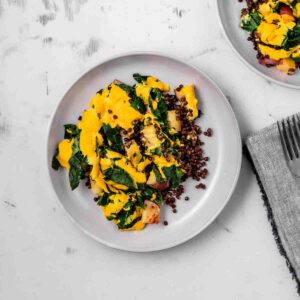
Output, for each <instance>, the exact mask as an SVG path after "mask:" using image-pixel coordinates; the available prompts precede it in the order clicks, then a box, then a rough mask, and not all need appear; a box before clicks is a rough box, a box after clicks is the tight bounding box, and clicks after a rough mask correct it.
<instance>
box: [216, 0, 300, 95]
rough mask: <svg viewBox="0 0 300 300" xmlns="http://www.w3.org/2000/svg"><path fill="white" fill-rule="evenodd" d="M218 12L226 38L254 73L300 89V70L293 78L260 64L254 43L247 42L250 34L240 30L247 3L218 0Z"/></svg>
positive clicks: (236, 0)
mask: <svg viewBox="0 0 300 300" xmlns="http://www.w3.org/2000/svg"><path fill="white" fill-rule="evenodd" d="M216 5H217V11H218V14H219V19H220V23H221V26H222V27H223V30H224V33H225V36H226V38H227V39H228V41H229V43H230V45H231V46H232V48H233V50H234V52H235V53H236V54H237V55H238V56H239V58H240V59H241V60H242V61H243V62H244V63H245V64H246V65H247V66H248V67H249V68H250V69H251V70H253V71H254V72H256V73H257V74H259V75H261V76H263V77H264V78H265V79H267V80H270V81H273V82H275V83H278V84H281V85H283V86H285V87H289V88H294V89H300V70H299V69H297V71H296V73H295V74H294V75H292V76H289V75H286V74H284V73H282V72H279V71H277V70H276V69H275V68H267V67H265V66H262V65H260V64H259V63H258V61H257V58H256V54H257V53H256V51H255V50H254V49H253V44H252V42H249V41H247V37H248V33H247V32H246V31H244V30H242V29H241V28H240V25H239V24H240V22H241V21H240V15H241V9H242V8H244V7H246V3H245V1H244V2H239V1H238V0H216Z"/></svg>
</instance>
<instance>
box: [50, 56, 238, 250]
mask: <svg viewBox="0 0 300 300" xmlns="http://www.w3.org/2000/svg"><path fill="white" fill-rule="evenodd" d="M135 72H139V73H141V74H151V75H154V76H156V77H158V78H160V79H161V80H163V81H165V82H167V83H168V84H171V86H172V87H175V86H177V85H179V84H190V83H194V84H195V86H196V88H197V96H198V98H199V100H200V101H199V102H200V103H199V107H200V108H201V110H202V111H203V112H204V115H203V116H202V117H201V118H200V119H199V124H200V126H201V127H202V128H204V129H206V128H208V127H211V128H213V131H214V134H213V137H211V138H208V137H206V138H205V137H203V141H204V142H205V146H204V147H205V152H206V154H207V155H208V156H209V157H210V161H209V162H208V170H209V173H210V174H209V176H208V179H207V181H206V184H207V189H206V190H205V191H204V190H197V189H195V185H196V184H197V182H196V181H191V180H190V181H187V182H186V183H185V188H186V195H188V196H189V197H190V198H191V199H190V201H184V200H181V201H178V213H177V214H174V213H173V212H172V211H171V209H170V208H169V207H163V209H162V213H161V220H162V221H164V220H167V221H168V222H169V225H168V226H164V225H163V224H162V222H161V223H160V224H158V225H149V226H147V227H146V229H145V230H142V231H138V232H120V231H118V230H117V229H116V226H115V225H114V224H113V223H112V222H109V221H107V220H106V219H105V217H104V216H103V213H102V210H101V209H99V207H97V205H96V203H94V201H93V195H92V193H91V192H90V191H89V190H88V189H87V188H86V187H85V186H84V184H82V185H81V186H80V187H79V188H78V189H76V190H75V191H73V192H72V191H71V189H70V187H69V182H68V176H67V173H66V171H65V170H60V171H54V170H52V168H51V159H52V156H53V153H54V150H55V148H56V147H57V144H58V142H59V141H60V140H61V139H62V138H63V125H64V124H65V123H77V118H78V116H79V115H80V114H81V112H82V110H83V109H84V108H86V107H87V106H88V103H89V101H90V99H91V97H92V96H93V95H94V94H95V93H96V92H97V91H98V90H99V89H100V88H102V87H104V86H105V85H107V84H108V83H110V82H111V81H112V80H114V79H116V78H117V79H119V80H121V81H124V82H126V83H129V84H133V82H134V81H133V79H132V74H133V73H135ZM47 163H48V165H47V168H48V169H49V174H50V180H51V183H52V185H53V188H54V190H55V192H56V194H57V196H58V198H59V200H60V202H61V203H62V205H63V206H64V207H65V209H66V210H67V212H68V213H69V214H70V216H71V218H72V219H73V220H74V221H75V223H76V224H78V225H79V227H80V228H81V229H82V230H83V231H84V232H85V233H87V234H88V235H89V236H91V237H93V238H94V239H95V240H97V241H99V242H101V243H103V244H105V245H107V246H110V247H114V248H118V249H122V250H128V251H141V252H143V251H155V250H161V249H166V248H170V247H173V246H175V245H178V244H180V243H183V242H185V241H187V240H189V239H191V238H192V237H194V236H195V235H196V234H198V233H199V232H200V231H202V230H203V229H204V228H205V227H207V226H208V225H209V224H210V223H211V222H212V221H213V220H214V219H215V218H216V217H217V215H218V214H219V213H220V212H221V210H222V209H223V208H224V206H225V204H226V203H227V201H228V200H229V198H230V196H231V194H232V192H233V189H234V187H235V184H236V182H237V179H238V175H239V170H240V166H241V139H240V133H239V128H238V124H237V121H236V118H235V116H234V113H233V111H232V109H231V106H230V105H229V103H228V101H227V99H226V98H225V97H224V95H223V94H222V92H221V91H220V90H219V88H218V87H217V86H216V85H215V84H214V83H213V82H212V81H211V79H209V78H208V77H207V76H206V75H204V74H203V73H202V72H201V71H199V70H197V69H195V68H194V67H192V66H190V65H188V64H186V63H184V62H181V61H179V60H177V59H174V58H169V57H166V56H162V55H158V54H152V53H135V54H130V55H125V56H120V57H116V58H113V59H110V60H108V61H106V62H104V63H101V64H100V65H98V66H96V67H95V68H93V69H92V70H90V71H88V72H87V73H86V74H84V75H83V76H82V77H81V78H79V79H78V80H77V81H76V82H75V83H74V84H73V86H72V87H71V88H70V89H69V91H68V92H67V93H66V94H65V96H64V97H63V98H62V100H61V101H60V103H59V105H58V107H57V109H56V111H55V112H54V115H53V117H52V120H51V123H50V128H49V136H48V143H47Z"/></svg>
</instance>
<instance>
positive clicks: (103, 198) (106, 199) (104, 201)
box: [97, 193, 109, 206]
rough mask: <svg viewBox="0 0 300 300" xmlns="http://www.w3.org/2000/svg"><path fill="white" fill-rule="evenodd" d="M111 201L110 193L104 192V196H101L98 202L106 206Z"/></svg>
mask: <svg viewBox="0 0 300 300" xmlns="http://www.w3.org/2000/svg"><path fill="white" fill-rule="evenodd" d="M108 203H109V194H107V193H104V194H103V195H102V196H99V198H98V202H97V204H98V205H99V206H105V205H107V204H108Z"/></svg>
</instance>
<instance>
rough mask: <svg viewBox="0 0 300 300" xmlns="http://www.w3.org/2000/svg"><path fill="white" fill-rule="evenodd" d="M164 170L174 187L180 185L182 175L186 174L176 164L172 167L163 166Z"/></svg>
mask: <svg viewBox="0 0 300 300" xmlns="http://www.w3.org/2000/svg"><path fill="white" fill-rule="evenodd" d="M162 170H163V172H164V174H165V175H166V177H167V179H168V181H169V183H170V185H171V186H172V188H176V187H177V186H178V185H179V183H180V181H181V178H182V176H183V175H184V173H183V171H182V170H181V169H180V168H179V167H176V166H174V165H173V166H171V167H162Z"/></svg>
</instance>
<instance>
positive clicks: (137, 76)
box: [132, 73, 148, 83]
mask: <svg viewBox="0 0 300 300" xmlns="http://www.w3.org/2000/svg"><path fill="white" fill-rule="evenodd" d="M132 76H133V78H134V80H135V81H137V82H138V83H142V82H144V81H146V80H147V77H148V76H142V75H141V74H139V73H134V74H133V75H132Z"/></svg>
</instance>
